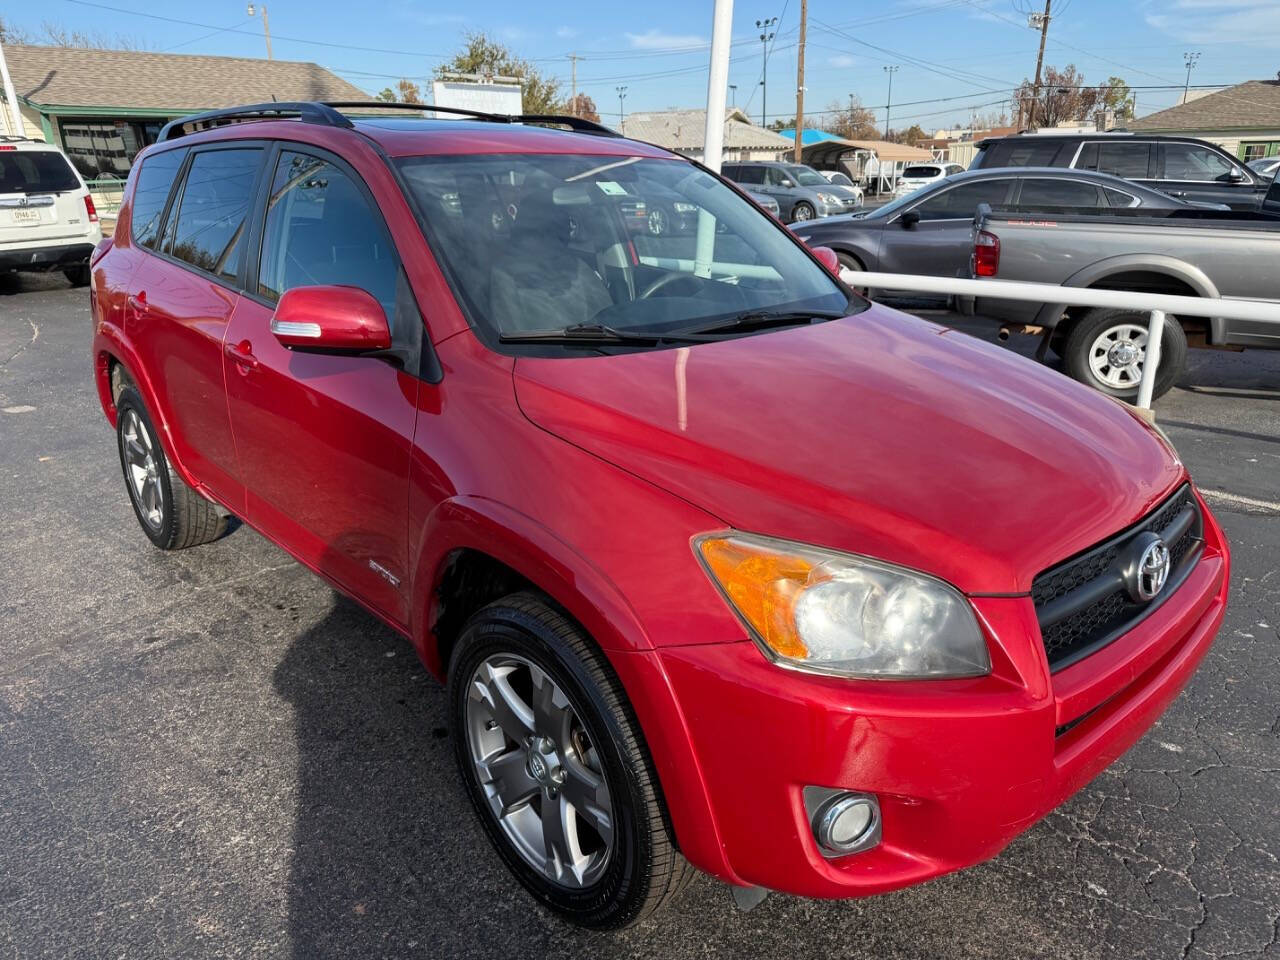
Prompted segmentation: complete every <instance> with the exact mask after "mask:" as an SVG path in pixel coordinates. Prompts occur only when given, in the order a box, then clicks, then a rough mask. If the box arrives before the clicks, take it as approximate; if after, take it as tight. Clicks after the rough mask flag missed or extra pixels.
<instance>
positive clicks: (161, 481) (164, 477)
mask: <svg viewBox="0 0 1280 960" xmlns="http://www.w3.org/2000/svg"><path fill="white" fill-rule="evenodd" d="M116 438H117V440H118V442H119V447H120V467H121V468H122V469H123V470H124V485H125V487H126V488H127V489H128V491H129V499H130V501H132V503H133V512H134V513H135V514H136V515H137V517H138V523H139V524H141V525H142V530H143V532H144V533H145V534H146V535H147V536H148V537H149V538H150V539H151V542H152V543H154V544H155V545H156V546H157V547H159V548H160V549H161V550H181V549H183V548H185V547H195V546H199V545H200V544H202V543H208V542H210V541H211V540H217V539H218V537H220V536H222V534H223V533H224V532H225V531H226V529H227V515H226V514H225V513H224V512H223V511H221V510H220V509H219V508H218V507H217V506H216V505H215V504H214V503H213V502H211V501H209V500H206V499H205V498H204V497H202V496H200V494H198V493H196V492H195V491H194V490H192V489H191V488H190V487H189V486H187V485H186V484H185V483H184V482H183V480H182V478H181V477H180V476H178V474H177V472H176V471H174V470H173V468H172V467H171V466H170V465H169V458H168V457H166V456H165V454H164V449H163V448H162V447H161V446H160V440H159V435H158V434H157V433H156V430H155V427H153V426H152V425H151V418H150V417H149V416H148V415H147V411H146V408H145V407H143V405H142V399H141V398H140V397H139V396H138V392H137V390H135V389H134V388H133V386H131V385H130V386H126V387H124V388H123V389H122V390H121V391H120V396H119V398H118V399H117V400H116Z"/></svg>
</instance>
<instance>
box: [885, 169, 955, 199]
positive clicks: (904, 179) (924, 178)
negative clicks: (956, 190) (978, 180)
mask: <svg viewBox="0 0 1280 960" xmlns="http://www.w3.org/2000/svg"><path fill="white" fill-rule="evenodd" d="M963 171H964V167H962V166H960V164H958V163H915V164H912V165H911V166H908V167H903V168H902V174H901V176H899V177H898V182H897V184H896V185H895V186H894V188H893V195H894V196H895V197H905V196H906V195H907V194H909V193H915V192H916V191H917V190H919V189H920V188H922V187H931V186H933V185H934V184H935V183H938V182H940V181H942V180H945V179H946V178H947V177H949V176H951V175H952V174H953V173H962V172H963Z"/></svg>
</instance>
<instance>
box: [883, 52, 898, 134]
mask: <svg viewBox="0 0 1280 960" xmlns="http://www.w3.org/2000/svg"><path fill="white" fill-rule="evenodd" d="M900 69H901V68H900V67H896V66H893V67H885V68H884V72H885V73H887V74H888V75H889V95H888V96H887V97H885V101H884V136H885V139H886V140H887V139H888V138H889V111H890V110H891V109H892V108H893V75H894V74H895V73H897V72H898V71H899V70H900Z"/></svg>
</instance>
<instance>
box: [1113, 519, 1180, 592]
mask: <svg viewBox="0 0 1280 960" xmlns="http://www.w3.org/2000/svg"><path fill="white" fill-rule="evenodd" d="M1130 557H1131V560H1130V562H1129V563H1127V564H1126V565H1125V571H1124V581H1125V589H1126V590H1127V591H1128V593H1129V596H1130V597H1131V598H1132V599H1133V600H1134V601H1135V602H1136V603H1149V602H1150V601H1152V600H1154V599H1155V598H1156V597H1157V596H1158V595H1159V593H1160V591H1161V590H1163V589H1164V585H1165V583H1166V581H1168V579H1169V562H1170V558H1169V548H1168V547H1167V546H1166V545H1165V542H1164V541H1163V540H1161V539H1160V538H1159V537H1158V536H1156V535H1155V534H1154V533H1145V534H1143V535H1141V536H1139V537H1137V538H1136V539H1135V540H1134V543H1133V546H1132V548H1131V553H1130Z"/></svg>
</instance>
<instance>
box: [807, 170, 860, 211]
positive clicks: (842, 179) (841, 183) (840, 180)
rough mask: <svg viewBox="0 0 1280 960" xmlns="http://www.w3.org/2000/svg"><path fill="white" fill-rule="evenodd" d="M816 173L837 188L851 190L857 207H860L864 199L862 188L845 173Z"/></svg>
mask: <svg viewBox="0 0 1280 960" xmlns="http://www.w3.org/2000/svg"><path fill="white" fill-rule="evenodd" d="M818 172H819V173H820V174H822V175H823V176H824V177H826V178H827V182H828V183H833V184H835V185H836V186H837V187H848V188H849V189H850V190H852V191H853V192H854V194H855V195H856V196H857V198H858V206H862V203H863V199H864V198H863V190H862V187H861V186H860V185H858V184H856V183H854V182H853V180H852V179H850V177H849V175H848V174H847V173H843V172H842V171H840V170H819V171H818Z"/></svg>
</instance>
